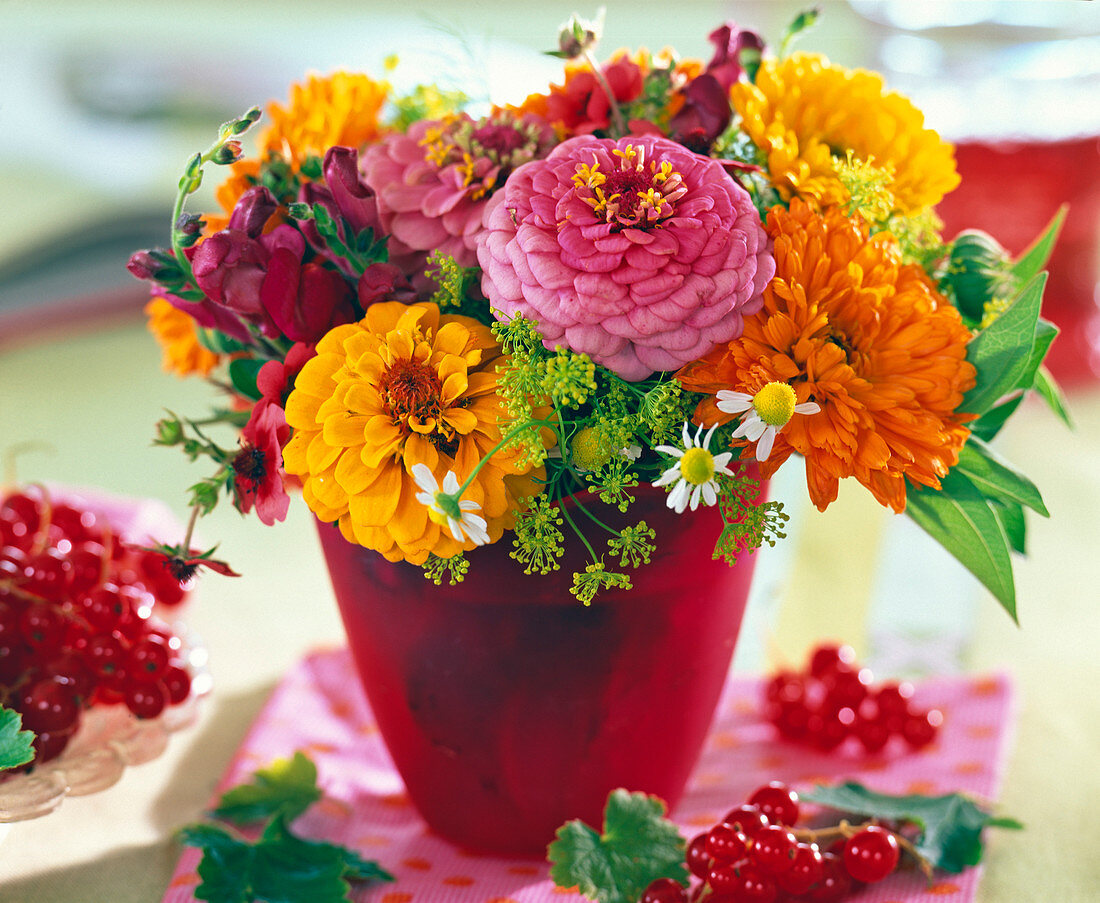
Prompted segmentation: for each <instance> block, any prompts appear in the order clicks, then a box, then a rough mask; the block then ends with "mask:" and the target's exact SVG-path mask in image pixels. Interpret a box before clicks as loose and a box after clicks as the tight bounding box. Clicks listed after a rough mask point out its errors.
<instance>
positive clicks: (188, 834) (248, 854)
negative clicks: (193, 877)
mask: <svg viewBox="0 0 1100 903" xmlns="http://www.w3.org/2000/svg"><path fill="white" fill-rule="evenodd" d="M181 839H182V841H183V843H184V844H185V845H186V846H189V847H198V848H199V849H201V850H202V859H200V860H199V865H198V869H197V870H196V871H197V872H198V875H199V878H200V879H202V883H200V884H199V886H198V887H197V888H195V896H196V897H197V898H198V899H200V900H207V901H209V903H252V901H253V900H255V899H256V896H255V894H253V893H252V888H251V875H252V869H253V864H254V854H253V850H252V846H251V845H250V844H249V843H248V842H247V841H245V840H242V839H241V838H239V837H237V836H235V835H233V834H231V833H230V832H229V831H226V830H224V829H223V828H219V827H217V826H215V825H188V826H187V827H185V828H184V829H183V830H182V831H181Z"/></svg>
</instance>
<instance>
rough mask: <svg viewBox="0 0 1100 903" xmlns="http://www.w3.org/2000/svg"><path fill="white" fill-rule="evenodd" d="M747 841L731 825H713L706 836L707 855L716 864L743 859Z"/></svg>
mask: <svg viewBox="0 0 1100 903" xmlns="http://www.w3.org/2000/svg"><path fill="white" fill-rule="evenodd" d="M748 848H749V839H748V837H746V836H745V835H744V834H743V833H742V832H741V831H739V830H738V829H737V828H735V827H733V825H728V824H725V823H724V822H723V823H722V824H720V825H715V826H714V827H713V828H711V829H710V832H709V833H708V834H707V854H708V855H709V856H710V857H711V858H712V859H714V860H715V861H716V862H718V863H727V862H736V861H737V860H739V859H743V858H744V856H745V852H746V851H747V850H748Z"/></svg>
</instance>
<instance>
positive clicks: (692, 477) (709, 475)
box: [680, 448, 714, 486]
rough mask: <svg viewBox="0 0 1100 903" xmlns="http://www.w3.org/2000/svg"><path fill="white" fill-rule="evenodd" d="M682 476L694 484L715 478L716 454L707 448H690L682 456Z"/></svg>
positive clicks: (697, 484) (700, 484)
mask: <svg viewBox="0 0 1100 903" xmlns="http://www.w3.org/2000/svg"><path fill="white" fill-rule="evenodd" d="M680 476H682V477H683V478H684V479H685V480H687V481H688V482H689V483H691V484H692V485H693V486H702V485H703V484H704V483H708V482H710V481H711V480H712V479H714V455H712V454H711V453H710V452H709V451H707V450H706V449H705V448H689V449H688V450H687V451H686V452H684V455H683V457H682V458H680Z"/></svg>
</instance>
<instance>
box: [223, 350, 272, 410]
mask: <svg viewBox="0 0 1100 903" xmlns="http://www.w3.org/2000/svg"><path fill="white" fill-rule="evenodd" d="M266 363H267V361H265V360H261V359H260V358H255V357H239V358H237V359H236V360H234V361H231V362H230V364H229V378H230V379H231V380H232V381H233V388H234V389H236V390H237V391H238V392H240V393H241V394H242V395H243V396H244V397H245V398H249V399H251V400H252V401H259V399H260V395H261V393H260V390H259V389H258V388H257V387H256V378H257V376H259V373H260V368H261V367H263V365H264V364H266Z"/></svg>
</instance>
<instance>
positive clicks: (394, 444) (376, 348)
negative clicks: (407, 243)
mask: <svg viewBox="0 0 1100 903" xmlns="http://www.w3.org/2000/svg"><path fill="white" fill-rule="evenodd" d="M500 355H501V350H500V346H499V345H498V344H497V343H496V340H495V339H494V338H493V334H492V332H491V331H490V329H489V327H488V326H485V325H483V324H481V323H479V322H477V321H476V320H473V319H471V318H469V317H463V316H458V315H441V314H440V312H439V308H438V307H436V306H435V305H434V304H408V305H406V304H401V303H399V302H396V301H390V302H382V303H378V304H374V305H372V306H371V307H370V308H369V309H368V310H367V314H366V316H365V317H364V318H363V319H362V320H361V321H360V322H358V323H351V324H348V325H345V326H338V327H336V328H335V329H333V330H331V331H330V332H329V333H328V334H327V335H326V336H325V337H324V338H323V339H322V340H321V341H320V342H319V343H318V345H317V356H316V357H315V358H313V359H311V360H310V361H309V362H307V363H306V365H305V367H303V368H302V372H301V373H300V374H299V375H298V377H297V380H296V382H295V387H294V391H293V392H291V394H290V397H289V399H288V400H287V404H286V418H287V423H289V424H290V426H291V427H292V428H293V430H294V436H293V438H292V439H291V440H290V443H289V444H288V445H287V447H286V448H285V449H284V450H283V460H284V463H285V466H286V470H287V471H288V472H289V473H292V474H296V475H297V476H299V477H301V479H302V496H303V498H305V500H306V503H307V504H308V505H309V507H310V509H311V510H312V511H313V512H314V513H315V514H316V515H317V517H319V518H320V519H321V520H323V521H339V524H340V529H341V531H342V533H343V535H344V537H345V538H346V539H348V540H349V541H351V542H357V543H359V544H360V545H363V546H366V547H367V548H370V549H375V550H377V551H378V552H380V553H382V555H384V556H385V557H386V558H387V559H388V560H389V561H400V560H405V561H409V562H411V563H413V564H423V563H424V561H425V560H426V559H427V557H428V555H429V553H431V554H435V555H438V556H439V557H441V558H450V557H452V556H453V555H456V554H457V553H458V552H460V551H463V550H466V549H471V548H473V547H474V545H475V543H474V542H473V541H471V540H466V541H464V542H459V541H457V540H455V538H454V537H453V535H452V533H451V531H450V530H449V529H447V528H446V526H445V525H443V526H441V525H440V524H439V523H437V522H436V521H435V520H433V519H432V518H430V517H429V516H428V509H427V508H426V507H425V506H424V505H422V504H421V503H420V502H419V501H418V500H417V498H416V496H417V493H418V492H419V491H420V488H419V487H418V485H417V482H416V478H415V476H414V475H413V468H414V466H415V465H416V464H425V465H426V466H427V467H428V468H429V469H430V470H431V472H432V474H433V475H435V477H436V479H437V480H439V479H441V478H442V477H443V476H444V474H446V473H447V472H448V471H452V470H453V471H454V472H455V474H456V475H457V477H458V480H459V481H460V482H462V481H464V480H465V479H466V478H467V477H468V476H469V475H470V474H471V473H472V472H473V470H474V467H476V466H477V463H478V461H480V460H481V459H482V458H484V457H485V456H486V455H487V454H488V452H489V451H491V450H492V448H493V446H495V445H496V444H497V443H498V442H499V441H500V439H501V432H500V428H499V427H498V425H497V424H498V421H499V419H500V418H501V416H502V415H503V406H502V402H501V399H500V397H499V396H498V395H497V391H496V389H497V376H496V366H497V364H498V363H499V362H500ZM543 475H544V473H543V471H542V470H541V468H540V469H538V470H531V469H530V467H529V465H527V464H523V463H520V458H519V453H518V452H517V451H516V450H514V449H504V450H501V451H498V452H497V453H496V454H494V455H493V456H492V457H491V458H489V460H488V461H487V462H486V464H485V465H484V466H483V467H482V468H481V470H480V471H478V474H477V476H476V477H475V478H474V481H473V482H472V483H471V484H470V486H469V487H468V488H467V489H466V491H465V493H464V494H463V498H464V499H469V500H471V501H473V502H476V503H477V504H478V505H479V506H480V514H481V515H483V516H484V518H485V520H486V523H487V527H486V529H487V531H488V534H489V540H490V542H496V541H497V540H498V539H500V537H501V535H502V533H503V532H504V530H505V529H511V528H512V527H513V526H514V514H515V512H516V510H517V509H518V508H519V501H518V500H519V499H522V498H524V497H527V496H532V495H535V494H536V493H537V492H539V484H538V483H537V482H536V478H540V477H542V476H543Z"/></svg>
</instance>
